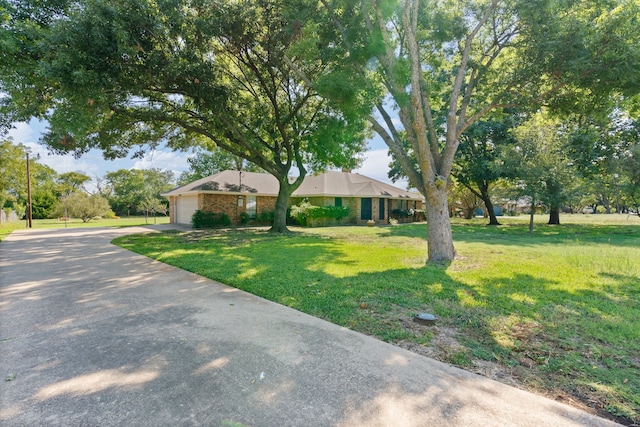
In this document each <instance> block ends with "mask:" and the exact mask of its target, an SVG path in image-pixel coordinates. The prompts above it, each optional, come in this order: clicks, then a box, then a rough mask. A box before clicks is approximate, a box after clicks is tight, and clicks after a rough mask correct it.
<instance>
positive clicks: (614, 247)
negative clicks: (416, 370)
mask: <svg viewBox="0 0 640 427" xmlns="http://www.w3.org/2000/svg"><path fill="white" fill-rule="evenodd" d="M564 221H565V222H568V218H565V219H564ZM580 221H581V222H583V223H575V224H568V225H563V226H560V227H557V226H546V225H544V224H537V226H536V227H537V228H536V233H534V234H533V235H529V233H528V232H527V230H526V224H525V223H524V222H523V221H522V220H521V219H514V220H503V222H505V225H503V226H499V227H486V226H485V225H484V221H479V220H474V221H455V222H454V239H455V242H456V249H457V251H458V253H459V254H460V259H457V260H456V261H454V262H453V263H451V264H450V265H447V266H432V265H428V266H425V256H426V248H427V246H426V245H427V242H426V240H425V239H424V236H426V226H425V225H424V224H416V225H406V226H396V227H374V228H368V227H333V228H317V229H294V233H293V235H291V236H272V235H269V234H268V233H266V232H264V231H256V230H243V229H235V230H224V231H223V230H218V231H205V232H202V231H200V232H169V233H164V234H147V235H142V236H128V237H124V238H120V239H117V241H116V243H117V244H119V245H120V246H122V247H125V248H127V249H131V250H133V251H135V252H138V253H142V254H145V255H147V256H150V257H152V258H155V259H158V260H160V261H163V262H166V263H168V264H172V265H175V266H178V267H181V268H183V269H185V270H189V271H192V272H194V273H197V274H200V275H203V276H206V277H209V278H211V279H214V280H218V281H220V282H223V283H226V284H229V285H231V286H235V287H237V288H240V289H243V290H246V291H248V292H251V293H253V294H256V295H260V296H262V297H264V298H267V299H270V300H272V301H275V302H278V303H280V304H284V305H287V306H289V307H293V308H295V309H298V310H300V311H303V312H306V313H309V314H311V315H314V316H317V317H321V318H323V319H326V320H328V321H330V322H333V323H336V324H338V325H342V326H345V327H348V328H351V329H354V330H357V331H360V332H363V333H366V334H369V335H373V336H376V337H378V338H380V339H382V340H385V341H388V342H391V343H394V344H396V345H400V346H402V347H405V348H408V349H410V350H412V351H416V352H418V353H421V354H425V355H428V356H432V357H435V358H438V359H440V360H442V361H445V362H448V363H452V364H454V365H457V366H460V367H463V368H465V369H468V370H471V371H474V372H478V373H481V374H483V375H487V376H490V377H493V378H495V379H498V380H500V381H503V382H507V383H511V384H515V385H518V386H520V387H522V388H526V389H529V390H534V391H536V392H538V393H542V394H546V395H548V396H550V397H553V398H556V399H559V400H564V401H566V402H567V403H570V404H574V405H576V406H579V407H582V408H584V409H590V410H592V411H595V412H598V413H599V414H601V415H606V416H609V417H611V418H616V417H617V420H618V421H622V422H627V423H633V422H635V423H638V422H639V421H640V221H638V220H636V219H631V220H629V221H627V222H623V221H621V222H619V223H617V224H615V223H597V222H596V221H595V220H592V222H591V223H584V221H585V219H584V218H580ZM423 311H426V312H430V313H434V314H436V315H437V316H438V317H439V323H438V325H437V326H436V327H427V326H421V325H418V324H416V323H415V322H413V321H412V317H413V315H415V313H417V312H423Z"/></svg>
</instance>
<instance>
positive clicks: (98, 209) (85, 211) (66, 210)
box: [57, 191, 111, 222]
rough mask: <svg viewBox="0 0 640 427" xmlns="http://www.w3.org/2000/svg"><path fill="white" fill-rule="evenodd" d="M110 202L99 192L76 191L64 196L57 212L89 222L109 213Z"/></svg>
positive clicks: (60, 214)
mask: <svg viewBox="0 0 640 427" xmlns="http://www.w3.org/2000/svg"><path fill="white" fill-rule="evenodd" d="M110 210H111V207H110V206H109V202H108V201H107V199H105V198H104V197H102V196H100V195H99V194H93V195H88V194H86V193H83V192H79V191H76V192H74V193H71V194H69V195H68V196H65V197H63V198H62V200H61V202H60V206H59V207H58V210H57V213H58V215H59V216H63V215H64V216H70V217H74V218H80V219H82V222H89V221H91V220H92V219H94V218H96V217H101V216H104V215H106V214H107V213H109V212H110Z"/></svg>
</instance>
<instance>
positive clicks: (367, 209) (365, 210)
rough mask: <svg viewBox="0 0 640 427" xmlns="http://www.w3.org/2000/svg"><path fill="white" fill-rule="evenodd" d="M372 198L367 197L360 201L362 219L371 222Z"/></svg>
mask: <svg viewBox="0 0 640 427" xmlns="http://www.w3.org/2000/svg"><path fill="white" fill-rule="evenodd" d="M371 206H372V203H371V197H365V198H362V199H360V219H361V220H369V219H372V217H371Z"/></svg>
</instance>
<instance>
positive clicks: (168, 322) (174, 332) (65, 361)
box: [0, 227, 615, 427]
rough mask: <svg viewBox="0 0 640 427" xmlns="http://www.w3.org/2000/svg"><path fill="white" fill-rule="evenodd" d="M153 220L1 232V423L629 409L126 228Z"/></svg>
mask: <svg viewBox="0 0 640 427" xmlns="http://www.w3.org/2000/svg"><path fill="white" fill-rule="evenodd" d="M156 228H162V227H156ZM142 231H149V230H148V229H146V228H135V229H131V228H129V229H104V228H103V229H60V230H23V231H17V232H14V233H13V234H11V235H10V236H8V237H7V238H6V239H5V240H4V241H3V242H0V375H1V377H2V381H1V383H0V425H3V426H58V425H59V426H80V425H82V426H115V425H118V426H120V425H122V426H124V425H126V426H227V427H229V426H278V427H280V426H443V425H446V426H536V427H538V426H613V425H615V424H614V423H612V422H610V421H607V420H604V419H601V418H597V417H594V416H591V415H589V414H586V413H584V412H581V411H579V410H577V409H574V408H572V407H569V406H566V405H563V404H560V403H558V402H554V401H552V400H549V399H545V398H543V397H540V396H536V395H533V394H530V393H527V392H524V391H521V390H518V389H515V388H512V387H509V386H506V385H503V384H500V383H497V382H495V381H491V380H489V379H486V378H483V377H480V376H478V375H475V374H471V373H468V372H465V371H463V370H460V369H456V368H453V367H451V366H448V365H446V364H443V363H439V362H437V361H434V360H431V359H428V358H425V357H422V356H419V355H416V354H413V353H411V352H408V351H405V350H402V349H400V348H397V347H394V346H392V345H389V344H385V343H383V342H380V341H378V340H376V339H374V338H370V337H367V336H364V335H361V334H359V333H355V332H353V331H350V330H347V329H344V328H341V327H338V326H336V325H333V324H331V323H328V322H325V321H322V320H319V319H316V318H314V317H311V316H308V315H305V314H302V313H300V312H298V311H295V310H292V309H289V308H287V307H283V306H281V305H278V304H275V303H272V302H268V301H265V300H263V299H261V298H258V297H255V296H253V295H249V294H246V293H244V292H241V291H238V290H236V289H233V288H230V287H227V286H224V285H222V284H220V283H216V282H213V281H211V280H208V279H204V278H202V277H200V276H197V275H194V274H190V273H187V272H185V271H182V270H179V269H177V268H174V267H170V266H167V265H164V264H161V263H159V262H155V261H152V260H150V259H148V258H145V257H143V256H140V255H136V254H133V253H131V252H128V251H126V250H123V249H120V248H118V247H116V246H113V245H111V244H110V241H111V239H113V238H115V237H117V236H120V235H124V234H127V233H132V232H142Z"/></svg>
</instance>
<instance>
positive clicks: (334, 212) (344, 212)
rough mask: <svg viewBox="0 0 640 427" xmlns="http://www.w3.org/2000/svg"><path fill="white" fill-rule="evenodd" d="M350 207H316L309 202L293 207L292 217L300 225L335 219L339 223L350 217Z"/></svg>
mask: <svg viewBox="0 0 640 427" xmlns="http://www.w3.org/2000/svg"><path fill="white" fill-rule="evenodd" d="M350 212H351V210H350V209H349V207H348V206H315V205H312V204H311V203H309V202H308V201H303V202H302V203H300V204H299V205H294V206H292V207H291V217H292V218H294V219H295V220H296V221H297V222H298V223H299V224H302V225H311V223H312V221H313V220H316V219H335V220H336V221H339V220H341V219H343V218H346V217H348V216H349V213H350Z"/></svg>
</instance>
